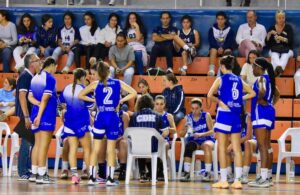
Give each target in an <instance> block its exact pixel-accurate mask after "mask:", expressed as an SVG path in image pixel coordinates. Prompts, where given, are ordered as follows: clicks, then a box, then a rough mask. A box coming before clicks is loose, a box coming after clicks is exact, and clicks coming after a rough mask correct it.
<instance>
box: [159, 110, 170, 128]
mask: <svg viewBox="0 0 300 195" xmlns="http://www.w3.org/2000/svg"><path fill="white" fill-rule="evenodd" d="M161 116H162V119H163V122H164V123H165V124H166V127H170V122H169V119H168V113H167V112H164V113H163V114H162V115H161Z"/></svg>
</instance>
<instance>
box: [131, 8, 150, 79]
mask: <svg viewBox="0 0 300 195" xmlns="http://www.w3.org/2000/svg"><path fill="white" fill-rule="evenodd" d="M125 33H126V36H127V42H128V45H130V46H131V47H132V48H133V50H134V56H135V63H136V69H137V73H138V75H143V74H144V67H145V66H147V64H148V54H147V51H146V47H145V45H144V43H145V40H144V39H145V36H146V32H145V29H144V25H143V23H142V21H141V17H140V15H138V14H137V13H136V12H130V13H129V14H128V16H127V19H126V25H125Z"/></svg>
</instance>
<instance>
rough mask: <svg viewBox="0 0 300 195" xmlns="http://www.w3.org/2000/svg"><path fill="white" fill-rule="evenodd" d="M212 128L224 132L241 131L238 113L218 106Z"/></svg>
mask: <svg viewBox="0 0 300 195" xmlns="http://www.w3.org/2000/svg"><path fill="white" fill-rule="evenodd" d="M214 130H215V132H220V133H224V134H232V133H241V131H242V125H241V116H240V115H239V114H238V113H235V112H231V111H228V110H223V109H220V108H218V111H217V116H216V123H215V125H214Z"/></svg>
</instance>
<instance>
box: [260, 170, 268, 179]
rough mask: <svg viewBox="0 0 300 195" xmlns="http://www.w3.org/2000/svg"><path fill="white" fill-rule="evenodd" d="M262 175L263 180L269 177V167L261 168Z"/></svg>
mask: <svg viewBox="0 0 300 195" xmlns="http://www.w3.org/2000/svg"><path fill="white" fill-rule="evenodd" d="M260 175H261V178H262V179H263V180H266V179H267V177H268V169H267V168H261V169H260Z"/></svg>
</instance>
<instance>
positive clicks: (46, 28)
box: [36, 14, 57, 58]
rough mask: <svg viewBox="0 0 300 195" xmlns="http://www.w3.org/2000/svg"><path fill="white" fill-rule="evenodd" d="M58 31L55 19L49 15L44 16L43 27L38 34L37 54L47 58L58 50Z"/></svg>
mask: <svg viewBox="0 0 300 195" xmlns="http://www.w3.org/2000/svg"><path fill="white" fill-rule="evenodd" d="M56 39H57V29H56V28H55V27H54V26H53V17H52V16H51V15H49V14H45V15H43V16H42V26H40V27H39V28H38V30H37V33H36V43H37V47H38V50H37V54H38V55H40V56H44V57H45V58H47V57H49V56H51V55H52V53H53V51H54V49H55V48H56Z"/></svg>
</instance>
